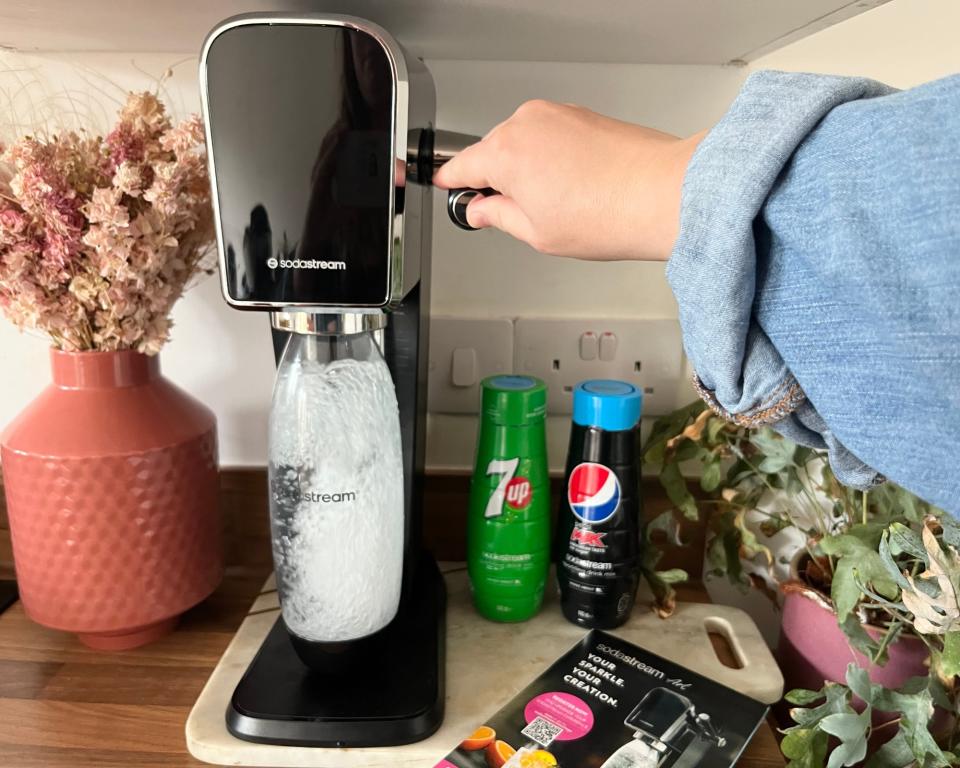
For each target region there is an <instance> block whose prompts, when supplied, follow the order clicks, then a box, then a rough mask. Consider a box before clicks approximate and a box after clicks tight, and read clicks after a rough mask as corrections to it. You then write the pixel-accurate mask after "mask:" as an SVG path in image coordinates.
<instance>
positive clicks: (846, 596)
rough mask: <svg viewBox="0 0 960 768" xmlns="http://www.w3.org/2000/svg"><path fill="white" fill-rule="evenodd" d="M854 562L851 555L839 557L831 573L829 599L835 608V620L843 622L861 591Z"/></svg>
mask: <svg viewBox="0 0 960 768" xmlns="http://www.w3.org/2000/svg"><path fill="white" fill-rule="evenodd" d="M855 570H856V563H855V562H854V560H853V558H851V557H844V558H841V559H840V560H839V561H838V562H837V568H836V570H835V571H834V573H833V583H832V584H831V586H830V599H831V600H833V607H834V608H836V610H837V620H838V621H839V622H840V623H841V624H843V623H845V622H846V620H847V617H848V616H850V612H851V611H853V609H854V608H856V606H857V603H858V602H859V601H860V597H861V595H863V592H862V591H861V590H860V585H859V584H857V578H856V573H855Z"/></svg>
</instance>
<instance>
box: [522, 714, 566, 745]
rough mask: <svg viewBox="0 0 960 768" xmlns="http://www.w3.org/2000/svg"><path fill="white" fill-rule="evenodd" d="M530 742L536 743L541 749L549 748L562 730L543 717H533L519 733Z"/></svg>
mask: <svg viewBox="0 0 960 768" xmlns="http://www.w3.org/2000/svg"><path fill="white" fill-rule="evenodd" d="M520 733H522V734H523V735H524V736H526V737H527V738H528V739H530V740H531V741H535V742H537V744H539V745H540V746H541V747H549V746H550V744H551V742H552V741H553V740H554V739H555V738H557V736H559V735H560V734H561V733H563V728H561V727H560V726H559V725H556V724H554V723H551V722H550V721H549V720H547V718H545V717H539V716H538V717H535V718H534V719H533V720H531V721H530V723H529V724H528V725H527V727H526V728H524V729H523V730H522V731H520Z"/></svg>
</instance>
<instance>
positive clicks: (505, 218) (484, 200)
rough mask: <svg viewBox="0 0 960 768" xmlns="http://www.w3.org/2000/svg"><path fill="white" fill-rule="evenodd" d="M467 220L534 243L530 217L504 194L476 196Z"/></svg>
mask: <svg viewBox="0 0 960 768" xmlns="http://www.w3.org/2000/svg"><path fill="white" fill-rule="evenodd" d="M451 162H452V161H451ZM467 222H468V223H469V224H470V226H471V227H476V228H477V229H482V228H484V227H494V228H495V229H499V230H501V231H503V232H506V233H507V234H508V235H511V236H513V237H515V238H517V239H518V240H522V241H523V242H525V243H527V244H528V245H533V239H534V232H533V225H532V224H531V223H530V219H529V218H527V214H525V213H524V212H523V211H522V210H521V209H520V206H519V205H517V203H516V202H515V201H513V200H511V199H510V198H509V197H505V196H504V195H493V196H492V197H482V196H478V197H476V198H474V199H473V200H472V201H471V202H470V205H468V206H467Z"/></svg>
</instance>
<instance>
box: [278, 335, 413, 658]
mask: <svg viewBox="0 0 960 768" xmlns="http://www.w3.org/2000/svg"><path fill="white" fill-rule="evenodd" d="M269 456H270V464H269V482H270V524H271V533H272V539H273V558H274V566H275V570H276V575H277V587H278V590H279V594H280V605H281V610H282V614H283V619H284V622H285V624H286V626H287V629H288V631H289V632H290V633H291V634H292V635H294V636H295V640H296V639H300V640H305V641H309V642H310V643H333V644H337V643H344V642H348V641H352V640H356V639H359V638H362V637H366V636H368V635H371V634H373V633H375V632H377V631H378V630H380V629H382V628H383V627H385V626H386V625H387V624H389V623H390V621H391V620H392V619H393V618H394V616H395V615H396V613H397V608H398V605H399V601H400V590H401V582H402V576H403V550H404V508H403V507H404V495H403V465H402V450H401V442H400V421H399V414H398V409H397V396H396V392H395V390H394V384H393V379H392V378H391V376H390V371H389V369H388V368H387V364H386V362H385V361H384V359H383V356H382V355H381V354H380V349H379V347H378V346H377V344H376V342H375V340H374V338H373V335H372V334H371V333H369V332H362V333H355V334H348V335H330V336H324V335H313V334H298V333H294V334H291V335H290V338H289V341H288V342H287V346H286V349H285V350H284V353H283V357H282V359H281V361H280V366H279V368H278V370H277V380H276V384H275V386H274V392H273V405H272V410H271V412H270V445H269ZM295 645H296V642H295ZM298 652H300V650H299V649H298ZM303 655H304V654H303V653H302V652H301V656H303Z"/></svg>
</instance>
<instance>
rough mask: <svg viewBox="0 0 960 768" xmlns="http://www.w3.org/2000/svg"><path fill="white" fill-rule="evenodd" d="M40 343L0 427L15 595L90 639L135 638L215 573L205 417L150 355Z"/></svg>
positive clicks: (129, 643)
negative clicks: (22, 402)
mask: <svg viewBox="0 0 960 768" xmlns="http://www.w3.org/2000/svg"><path fill="white" fill-rule="evenodd" d="M50 357H51V362H52V366H53V383H52V385H51V386H49V387H47V389H45V390H44V391H43V392H42V393H41V394H40V396H39V397H37V398H36V399H35V400H34V401H33V402H32V403H30V405H28V406H27V408H26V409H25V410H24V411H23V412H22V413H21V414H20V415H19V416H18V417H17V418H16V419H14V421H13V422H12V423H11V424H10V425H9V426H8V427H7V429H6V431H5V432H4V433H3V436H2V439H0V449H2V450H0V462H2V468H3V477H4V488H5V490H6V496H7V512H8V515H9V518H10V532H11V536H12V539H13V555H14V563H15V566H16V572H17V581H18V585H19V588H20V597H21V600H22V601H23V606H24V609H25V610H26V612H27V614H28V615H29V616H30V618H32V619H33V620H34V621H36V622H38V623H39V624H43V625H44V626H47V627H52V628H54V629H60V630H66V631H69V632H76V633H77V634H78V636H79V638H80V640H81V641H83V642H84V643H86V644H87V645H89V646H91V647H94V648H100V649H108V650H119V649H125V648H133V647H136V646H139V645H143V644H145V643H148V642H150V641H152V640H154V639H156V638H158V637H160V636H161V635H163V634H165V633H166V632H169V631H170V630H171V629H172V628H173V627H174V625H175V624H176V621H177V618H178V617H179V615H180V614H181V613H183V612H184V611H185V610H187V609H188V608H190V607H192V606H194V605H196V604H197V603H199V602H200V601H201V600H203V599H204V598H205V597H207V596H208V595H209V594H210V593H211V592H213V590H214V589H215V588H216V586H217V584H218V583H219V582H220V578H221V575H222V571H223V557H222V546H221V530H220V519H219V514H218V510H217V495H218V477H217V437H216V420H215V418H214V415H213V413H212V412H211V411H210V410H209V409H208V408H206V407H205V406H203V405H202V404H200V403H199V402H197V401H196V400H194V399H193V398H192V397H190V396H189V395H187V394H186V393H185V392H183V391H182V390H180V389H178V388H177V387H175V386H174V385H173V384H171V383H170V382H169V381H167V380H166V379H165V378H164V377H163V376H162V375H161V374H160V363H159V360H158V359H157V358H156V357H148V356H146V355H142V354H139V353H137V352H132V351H120V352H76V353H68V352H60V351H57V350H53V351H52V352H51V356H50Z"/></svg>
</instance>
